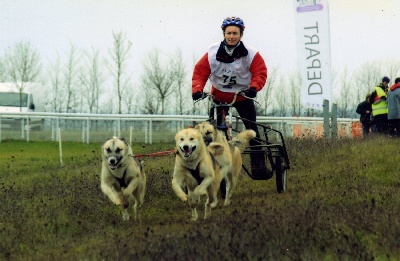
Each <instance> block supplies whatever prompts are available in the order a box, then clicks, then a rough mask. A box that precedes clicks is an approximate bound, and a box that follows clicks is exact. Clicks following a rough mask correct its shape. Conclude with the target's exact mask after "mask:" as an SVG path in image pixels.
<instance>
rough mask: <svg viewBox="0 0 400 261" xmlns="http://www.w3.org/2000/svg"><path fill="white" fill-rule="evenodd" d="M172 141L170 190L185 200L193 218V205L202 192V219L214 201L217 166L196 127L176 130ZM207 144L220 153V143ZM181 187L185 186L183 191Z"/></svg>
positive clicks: (216, 189) (219, 179) (213, 205)
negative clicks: (172, 162)
mask: <svg viewBox="0 0 400 261" xmlns="http://www.w3.org/2000/svg"><path fill="white" fill-rule="evenodd" d="M175 142H176V150H177V153H176V157H175V168H174V173H173V178H172V189H173V190H174V192H175V194H176V195H177V196H178V197H179V198H180V199H181V200H182V201H185V202H186V201H188V202H189V205H190V207H191V208H192V220H193V221H196V220H197V218H198V214H197V209H196V206H197V204H198V203H199V202H200V196H202V195H206V196H207V201H206V203H205V210H204V219H207V218H209V217H210V215H211V208H213V207H215V206H216V205H217V203H218V199H217V192H218V187H219V184H220V183H221V174H220V172H219V166H218V164H217V163H216V162H215V160H213V156H212V155H211V154H210V152H209V151H208V149H207V147H206V144H205V143H204V140H203V137H202V135H201V133H200V132H199V131H198V130H196V129H194V128H188V129H183V130H180V131H178V132H177V134H176V135H175ZM209 147H210V148H213V147H215V148H214V149H213V150H214V151H216V152H217V153H220V154H222V150H223V147H222V146H221V144H217V143H213V144H210V146H209ZM183 187H186V188H187V191H188V193H187V194H186V193H185V191H184V190H183V189H182V188H183Z"/></svg>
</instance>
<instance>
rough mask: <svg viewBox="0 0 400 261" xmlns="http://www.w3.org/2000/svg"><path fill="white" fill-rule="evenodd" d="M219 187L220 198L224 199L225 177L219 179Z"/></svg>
mask: <svg viewBox="0 0 400 261" xmlns="http://www.w3.org/2000/svg"><path fill="white" fill-rule="evenodd" d="M219 189H220V191H221V198H222V199H225V196H226V181H225V179H222V180H221V184H220V185H219Z"/></svg>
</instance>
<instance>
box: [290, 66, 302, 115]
mask: <svg viewBox="0 0 400 261" xmlns="http://www.w3.org/2000/svg"><path fill="white" fill-rule="evenodd" d="M288 81H289V91H290V95H289V99H290V114H291V115H292V116H300V114H301V109H302V106H301V99H300V91H301V75H300V72H299V70H295V71H293V72H292V73H291V74H290V75H289V79H288Z"/></svg>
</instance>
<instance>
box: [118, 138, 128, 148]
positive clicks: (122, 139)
mask: <svg viewBox="0 0 400 261" xmlns="http://www.w3.org/2000/svg"><path fill="white" fill-rule="evenodd" d="M119 139H120V140H121V141H123V142H124V143H125V145H126V146H129V144H128V142H127V141H126V140H125V139H124V138H119Z"/></svg>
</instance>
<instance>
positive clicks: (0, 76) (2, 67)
mask: <svg viewBox="0 0 400 261" xmlns="http://www.w3.org/2000/svg"><path fill="white" fill-rule="evenodd" d="M5 81H7V69H6V64H5V61H4V57H0V82H5Z"/></svg>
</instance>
